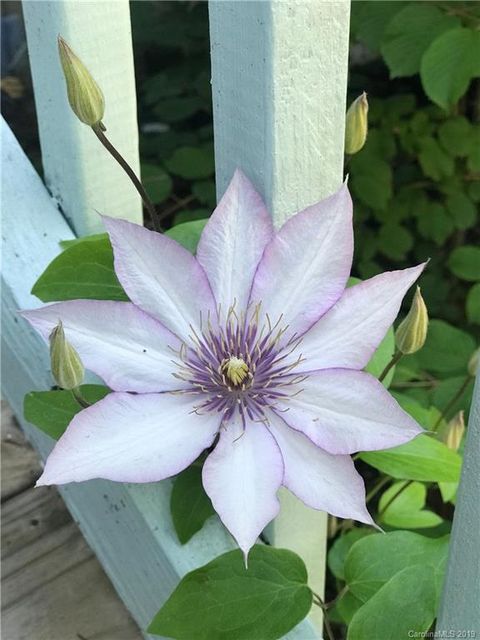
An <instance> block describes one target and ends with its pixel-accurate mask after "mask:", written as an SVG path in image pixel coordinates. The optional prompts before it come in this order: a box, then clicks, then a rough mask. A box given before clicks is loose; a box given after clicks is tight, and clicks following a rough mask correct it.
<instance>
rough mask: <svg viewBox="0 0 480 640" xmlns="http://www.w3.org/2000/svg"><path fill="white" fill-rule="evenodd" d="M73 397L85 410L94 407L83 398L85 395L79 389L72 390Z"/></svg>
mask: <svg viewBox="0 0 480 640" xmlns="http://www.w3.org/2000/svg"><path fill="white" fill-rule="evenodd" d="M72 396H73V397H74V398H75V400H76V401H77V402H78V404H79V405H80V406H81V407H83V409H86V408H87V407H91V406H92V405H91V404H90V402H89V401H88V400H87V399H86V398H85V397H84V396H83V394H82V392H81V391H80V388H79V387H75V388H74V389H72Z"/></svg>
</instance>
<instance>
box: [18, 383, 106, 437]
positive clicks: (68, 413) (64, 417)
mask: <svg viewBox="0 0 480 640" xmlns="http://www.w3.org/2000/svg"><path fill="white" fill-rule="evenodd" d="M80 391H81V393H82V395H83V397H84V398H85V399H86V400H87V401H88V402H90V403H91V404H94V403H95V402H98V401H99V400H101V399H102V398H104V397H105V396H106V395H107V394H108V393H110V389H108V388H107V387H104V386H101V385H97V384H84V385H82V386H81V387H80ZM81 410H82V407H81V406H80V405H79V404H78V402H77V401H76V400H75V399H74V397H73V395H72V392H71V391H64V390H59V391H32V392H31V393H27V394H26V396H25V399H24V404H23V412H24V415H25V420H28V422H31V423H32V424H34V425H35V426H36V427H38V428H39V429H41V430H42V431H43V432H44V433H46V434H47V435H49V436H50V437H51V438H53V439H54V440H58V439H59V438H60V436H62V435H63V432H64V431H65V429H66V428H67V427H68V425H69V424H70V422H71V421H72V419H73V417H74V416H75V415H76V414H77V413H78V412H79V411H81Z"/></svg>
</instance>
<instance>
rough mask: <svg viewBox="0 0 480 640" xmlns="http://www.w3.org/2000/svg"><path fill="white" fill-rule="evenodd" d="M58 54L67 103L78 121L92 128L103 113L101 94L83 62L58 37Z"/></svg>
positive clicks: (98, 121) (103, 104)
mask: <svg viewBox="0 0 480 640" xmlns="http://www.w3.org/2000/svg"><path fill="white" fill-rule="evenodd" d="M58 52H59V55H60V62H61V63H62V68H63V74H64V76H65V81H66V83H67V93H68V101H69V103H70V106H71V107H72V110H73V112H74V113H75V115H76V116H77V118H78V119H79V120H81V121H82V122H84V123H85V124H88V125H89V126H91V127H93V126H94V125H96V124H99V123H100V121H101V119H102V118H103V114H104V112H105V101H104V99H103V93H102V91H101V89H100V87H99V86H98V84H97V83H96V82H95V80H94V79H93V78H92V76H91V74H90V72H89V71H88V69H87V68H86V67H85V65H84V64H83V62H82V61H81V60H80V58H78V57H77V56H76V55H75V54H74V53H73V51H72V50H71V49H70V47H69V46H68V44H67V43H66V42H65V40H64V39H63V38H61V37H60V36H58Z"/></svg>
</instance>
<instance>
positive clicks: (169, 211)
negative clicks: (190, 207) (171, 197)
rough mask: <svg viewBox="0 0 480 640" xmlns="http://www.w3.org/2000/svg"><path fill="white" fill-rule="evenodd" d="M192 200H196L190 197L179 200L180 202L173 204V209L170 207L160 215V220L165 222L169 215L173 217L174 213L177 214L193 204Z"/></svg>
mask: <svg viewBox="0 0 480 640" xmlns="http://www.w3.org/2000/svg"><path fill="white" fill-rule="evenodd" d="M192 200H195V196H192V195H190V196H187V197H186V198H183V199H182V200H178V202H176V203H175V204H173V205H172V206H171V207H168V209H164V210H163V211H162V212H161V213H159V214H158V219H159V220H164V219H165V218H168V216H169V215H171V214H172V213H175V212H176V211H178V210H179V209H181V208H182V207H185V206H186V205H187V204H189V203H190V202H192Z"/></svg>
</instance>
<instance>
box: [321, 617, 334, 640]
mask: <svg viewBox="0 0 480 640" xmlns="http://www.w3.org/2000/svg"><path fill="white" fill-rule="evenodd" d="M323 626H324V627H325V631H326V632H327V636H328V640H335V636H334V635H333V630H332V627H331V625H330V620H329V619H328V618H327V614H326V613H324V614H323Z"/></svg>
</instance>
